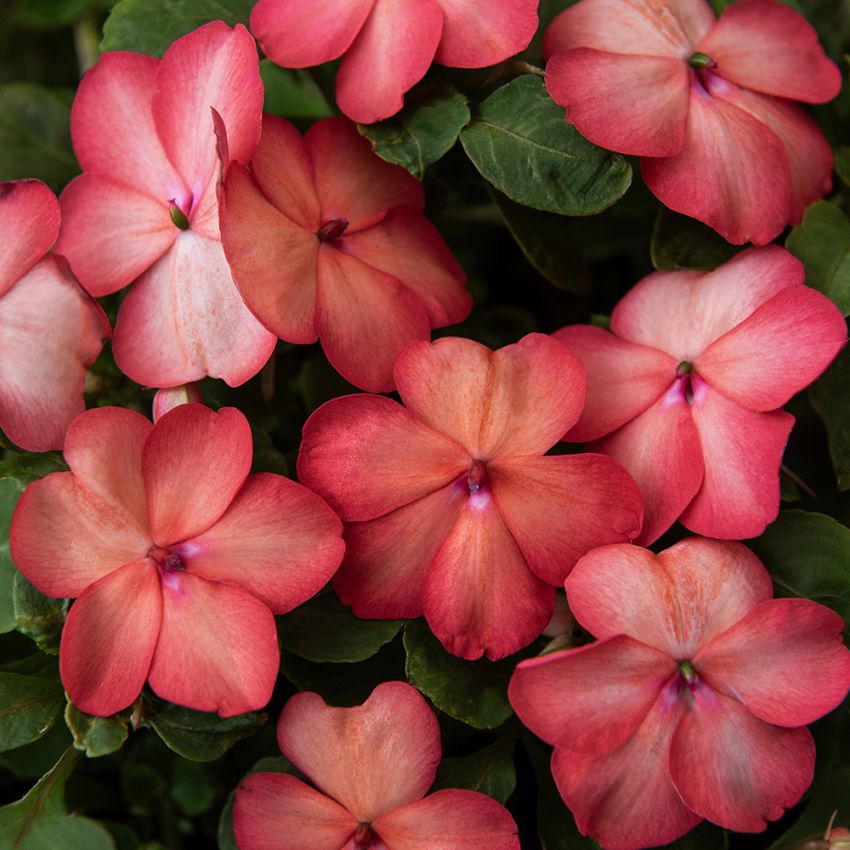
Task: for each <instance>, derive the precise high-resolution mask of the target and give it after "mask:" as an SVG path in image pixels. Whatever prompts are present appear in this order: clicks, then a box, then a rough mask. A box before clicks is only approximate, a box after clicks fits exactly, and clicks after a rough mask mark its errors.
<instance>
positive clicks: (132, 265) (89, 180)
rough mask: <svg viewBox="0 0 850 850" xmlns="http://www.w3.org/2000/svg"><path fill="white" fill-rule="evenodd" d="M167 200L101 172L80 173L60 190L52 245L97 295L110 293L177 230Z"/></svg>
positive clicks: (160, 252)
mask: <svg viewBox="0 0 850 850" xmlns="http://www.w3.org/2000/svg"><path fill="white" fill-rule="evenodd" d="M168 209H169V207H168V203H167V202H162V201H160V200H158V199H156V198H153V197H152V196H151V195H150V194H148V193H147V192H140V191H139V190H138V189H134V188H133V187H132V186H129V185H127V184H126V183H118V182H116V181H115V180H113V179H112V178H111V177H107V176H105V175H99V174H81V175H80V176H79V177H77V178H76V180H72V181H71V182H70V183H69V184H68V186H67V187H66V188H65V191H64V192H62V216H63V218H62V230H61V231H60V234H59V242H58V243H57V245H56V250H57V251H58V252H59V253H60V254H62V255H64V256H65V257H67V259H68V262H69V263H70V264H71V268H73V270H74V273H75V274H76V275H77V276H78V277H79V279H80V281H81V282H82V284H83V286H85V288H86V289H87V290H88V291H89V292H90V293H91V294H92V295H94V296H95V297H97V298H99V297H101V296H102V295H109V294H110V293H112V292H116V291H117V290H119V289H121V288H122V287H124V286H126V285H127V284H128V283H132V282H133V281H134V280H135V279H136V278H137V277H139V276H140V275H141V274H143V273H144V272H145V271H147V270H148V269H149V268H150V267H151V266H152V265H153V264H154V263H155V262H156V261H157V260H158V259H159V258H160V257H161V256H162V255H163V254H165V253H166V252H167V251H168V249H169V248H170V247H171V246H172V245H173V244H174V240H175V238H176V236H177V234H178V233H179V232H180V231H179V230H178V229H177V228H176V227H175V226H174V222H173V221H172V220H171V216H170V215H169V212H168Z"/></svg>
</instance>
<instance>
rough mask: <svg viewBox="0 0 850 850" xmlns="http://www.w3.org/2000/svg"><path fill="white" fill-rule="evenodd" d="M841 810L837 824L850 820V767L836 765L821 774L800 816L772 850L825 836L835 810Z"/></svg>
mask: <svg viewBox="0 0 850 850" xmlns="http://www.w3.org/2000/svg"><path fill="white" fill-rule="evenodd" d="M836 809H838V821H837V822H836V824H835V825H836V826H846V825H847V823H848V822H850V767H848V766H847V765H843V766H839V767H836V768H835V769H834V770H833V771H831V772H830V773H827V774H825V775H824V776H823V777H821V778H820V779H819V780H818V781H817V782H816V783H815V786H814V788H813V789H812V794H811V798H810V800H809V804H808V805H807V806H806V808H805V810H804V812H803V814H802V815H801V816H800V819H799V820H798V821H797V822H796V823H795V824H794V826H792V827H791V828H790V829H789V830H788V831H787V832H785V833H783V834H782V835H781V836H780V837H779V838H777V839H776V841H774V842H773V844H771V845H770V847H769V850H779V848H781V847H792V846H794V845H797V844H800V843H801V842H803V841H808V840H809V839H813V838H815V839H817V838H823V836H824V832H825V831H826V827H827V824H828V823H829V821H830V818H831V817H832V813H833V812H834V811H835V810H836Z"/></svg>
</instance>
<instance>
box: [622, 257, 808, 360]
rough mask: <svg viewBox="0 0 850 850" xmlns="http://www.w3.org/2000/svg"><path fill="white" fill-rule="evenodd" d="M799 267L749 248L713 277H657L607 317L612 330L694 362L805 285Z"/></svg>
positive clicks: (687, 274) (631, 292)
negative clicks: (771, 302)
mask: <svg viewBox="0 0 850 850" xmlns="http://www.w3.org/2000/svg"><path fill="white" fill-rule="evenodd" d="M804 277H805V272H804V270H803V264H802V263H801V262H800V261H799V260H798V259H797V258H796V257H794V256H793V255H792V254H791V253H790V252H789V251H786V250H785V249H784V248H780V247H779V246H778V245H767V246H765V247H763V248H747V249H746V250H744V251H741V253H740V254H737V255H736V256H735V257H734V258H733V259H731V260H729V262H727V263H724V264H723V265H722V266H719V267H718V268H716V269H715V270H714V271H712V272H705V273H703V272H695V271H674V272H655V273H654V274H651V275H648V276H647V277H645V278H644V279H643V280H641V281H640V282H639V283H638V284H637V285H636V286H634V287H633V288H632V289H630V290H629V292H628V293H627V294H626V296H625V297H624V298H623V299H622V300H621V301H620V302H619V303H618V304H617V306H616V307H615V308H614V312H613V313H612V314H611V330H612V331H613V332H614V333H615V334H616V335H617V336H621V337H623V338H625V339H627V340H629V341H630V342H634V343H637V344H638V345H646V346H648V347H650V348H658V349H660V350H661V351H665V352H667V354H669V355H670V356H671V357H672V358H673V359H674V360H676V362H677V363H678V362H679V361H682V360H687V361H691V362H692V361H694V360H696V358H697V357H698V356H699V355H700V354H701V353H702V351H704V350H705V349H706V348H708V346H709V345H711V343H713V342H714V341H715V340H717V339H719V338H720V337H722V336H723V334H725V333H727V332H729V331H731V330H732V329H733V328H734V327H735V326H736V325H739V324H740V323H741V322H743V321H744V319H746V318H747V316H749V315H751V314H752V313H753V312H755V310H756V309H757V308H759V307H760V306H761V305H762V304H764V303H765V302H766V301H769V300H770V299H771V298H773V297H774V296H775V295H776V294H778V293H779V292H781V291H782V290H783V289H786V288H788V287H789V286H794V285H795V284H800V283H802V282H803V279H804Z"/></svg>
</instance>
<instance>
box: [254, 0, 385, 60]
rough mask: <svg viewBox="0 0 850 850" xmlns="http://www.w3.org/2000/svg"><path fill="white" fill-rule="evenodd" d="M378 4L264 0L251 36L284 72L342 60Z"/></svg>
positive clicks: (370, 1)
mask: <svg viewBox="0 0 850 850" xmlns="http://www.w3.org/2000/svg"><path fill="white" fill-rule="evenodd" d="M374 3H375V0H260V2H259V3H257V5H256V6H254V8H253V10H252V11H251V32H252V33H253V34H254V37H255V38H256V39H257V41H259V42H260V47H262V48H263V53H265V54H266V56H268V57H269V58H270V59H271V60H272V61H273V62H274V63H276V64H277V65H282V66H283V67H284V68H309V67H310V66H311V65H322V64H324V63H325V62H330V61H331V60H332V59H338V58H339V57H340V56H342V54H343V53H345V51H346V50H348V48H349V47H350V46H351V42H352V41H354V39H355V37H356V36H357V33H358V32H360V29H361V27H362V26H363V23H364V21H365V20H366V18H367V16H368V15H369V12H370V11H371V9H372V6H373V5H374Z"/></svg>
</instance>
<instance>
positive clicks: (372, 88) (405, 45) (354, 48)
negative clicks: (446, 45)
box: [336, 0, 443, 124]
mask: <svg viewBox="0 0 850 850" xmlns="http://www.w3.org/2000/svg"><path fill="white" fill-rule="evenodd" d="M442 31H443V13H442V11H441V10H440V6H439V5H438V3H437V2H436V0H375V4H374V6H373V7H372V11H371V13H370V15H369V17H368V18H367V19H366V23H365V24H364V25H363V28H362V29H361V30H360V32H359V33H358V35H357V38H355V39H354V43H353V44H352V45H351V47H350V48H349V50H348V51H347V52H346V54H345V56H344V57H343V59H342V64H341V65H340V67H339V71H338V72H337V75H336V100H337V104H338V105H339V108H340V109H341V110H342V112H343V113H344V114H345V115H347V116H348V117H349V118H350V119H351V120H352V121H358V122H360V123H362V124H372V123H373V122H375V121H380V120H381V119H382V118H389V117H390V115H395V113H396V112H398V111H399V109H401V107H402V105H403V103H404V94H405V92H406V91H407V90H408V89H410V88H412V87H413V86H414V85H415V84H416V83H418V82H419V81H420V80H421V79H422V77H424V76H425V72H426V71H427V70H428V68H429V67H430V65H431V61H432V60H433V58H434V53H435V52H436V51H437V45H438V44H439V43H440V35H441V34H442Z"/></svg>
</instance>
